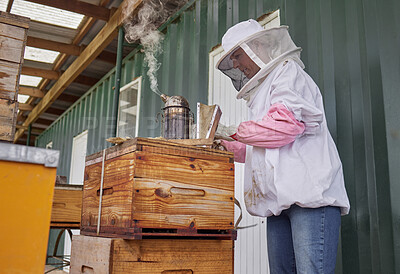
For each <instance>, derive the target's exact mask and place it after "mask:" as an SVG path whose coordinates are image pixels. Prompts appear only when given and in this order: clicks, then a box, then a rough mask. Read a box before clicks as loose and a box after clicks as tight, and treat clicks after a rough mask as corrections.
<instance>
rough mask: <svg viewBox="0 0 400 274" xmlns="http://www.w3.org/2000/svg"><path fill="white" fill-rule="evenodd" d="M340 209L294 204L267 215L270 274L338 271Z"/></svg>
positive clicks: (328, 272) (307, 273)
mask: <svg viewBox="0 0 400 274" xmlns="http://www.w3.org/2000/svg"><path fill="white" fill-rule="evenodd" d="M339 228H340V209H339V208H338V207H332V206H326V207H320V208H301V207H299V206H297V205H292V206H291V207H290V208H288V209H286V210H284V211H282V213H281V214H280V215H279V216H271V217H268V218H267V245H268V259H269V267H270V272H271V274H282V273H306V274H311V273H324V274H331V273H334V272H335V264H336V253H337V246H338V240H339Z"/></svg>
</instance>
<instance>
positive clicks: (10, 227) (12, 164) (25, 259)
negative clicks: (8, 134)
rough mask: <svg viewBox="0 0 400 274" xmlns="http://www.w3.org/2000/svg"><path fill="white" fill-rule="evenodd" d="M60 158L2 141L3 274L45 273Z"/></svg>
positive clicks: (0, 246) (0, 230)
mask: <svg viewBox="0 0 400 274" xmlns="http://www.w3.org/2000/svg"><path fill="white" fill-rule="evenodd" d="M58 157H59V152H58V151H55V150H46V149H41V148H35V147H27V146H20V145H14V144H7V143H0V220H1V221H0V243H1V244H0V273H44V268H45V261H46V251H47V242H48V237H49V228H50V216H51V207H52V201H53V193H54V184H55V177H56V170H57V164H58Z"/></svg>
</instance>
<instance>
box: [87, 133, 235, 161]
mask: <svg viewBox="0 0 400 274" xmlns="http://www.w3.org/2000/svg"><path fill="white" fill-rule="evenodd" d="M134 151H146V152H153V153H160V154H167V155H175V156H185V157H192V158H198V159H205V160H210V161H222V162H230V163H233V153H231V152H227V151H221V150H216V149H211V148H204V147H196V146H190V145H184V144H177V143H174V142H170V141H166V140H161V139H157V138H134V139H132V140H128V141H126V142H124V143H122V144H120V145H116V146H112V147H110V148H108V149H106V159H107V160H108V159H111V158H114V157H117V156H121V155H124V154H127V153H130V152H134ZM102 156H103V152H102V151H99V152H97V153H94V154H91V155H88V156H86V165H91V164H94V163H97V162H101V159H102Z"/></svg>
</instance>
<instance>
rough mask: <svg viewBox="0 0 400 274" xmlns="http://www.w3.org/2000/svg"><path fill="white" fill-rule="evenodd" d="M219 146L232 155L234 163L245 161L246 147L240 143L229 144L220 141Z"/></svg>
mask: <svg viewBox="0 0 400 274" xmlns="http://www.w3.org/2000/svg"><path fill="white" fill-rule="evenodd" d="M221 145H223V146H224V147H225V148H226V150H228V151H230V152H233V153H234V155H235V156H234V160H235V162H238V163H244V161H245V159H246V145H245V144H243V143H241V142H237V141H233V142H229V141H225V140H221Z"/></svg>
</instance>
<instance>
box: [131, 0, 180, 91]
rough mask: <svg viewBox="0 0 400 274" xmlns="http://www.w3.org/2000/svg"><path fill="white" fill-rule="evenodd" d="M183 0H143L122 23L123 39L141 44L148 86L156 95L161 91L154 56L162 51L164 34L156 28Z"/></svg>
mask: <svg viewBox="0 0 400 274" xmlns="http://www.w3.org/2000/svg"><path fill="white" fill-rule="evenodd" d="M185 2H186V1H184V0H145V1H143V6H142V7H141V8H140V10H139V12H138V13H137V15H136V16H135V17H134V18H132V19H131V20H129V21H128V22H126V23H125V24H124V28H125V39H126V40H127V41H128V42H129V43H140V44H141V45H142V46H143V51H144V61H145V63H146V64H147V66H148V71H147V76H148V77H149V79H150V88H151V90H152V91H153V92H154V93H156V94H158V95H161V92H160V91H159V89H158V82H157V77H156V73H157V70H158V69H159V68H160V65H161V63H160V62H158V61H157V58H156V57H157V56H158V55H159V54H160V53H162V45H161V44H162V41H163V39H164V35H163V34H162V33H161V32H160V31H159V30H158V29H157V28H158V27H159V26H160V25H161V24H162V23H163V22H164V21H166V19H167V18H168V17H169V16H171V15H172V14H173V13H174V12H176V11H177V10H178V9H179V7H181V6H182V5H183V4H184V3H185Z"/></svg>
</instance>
